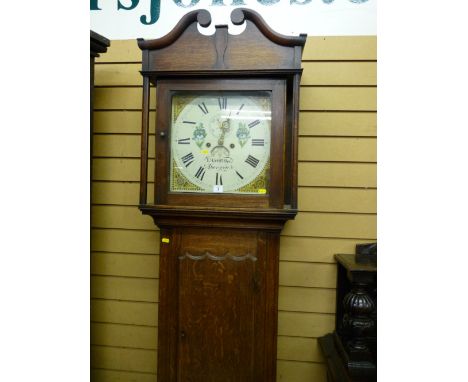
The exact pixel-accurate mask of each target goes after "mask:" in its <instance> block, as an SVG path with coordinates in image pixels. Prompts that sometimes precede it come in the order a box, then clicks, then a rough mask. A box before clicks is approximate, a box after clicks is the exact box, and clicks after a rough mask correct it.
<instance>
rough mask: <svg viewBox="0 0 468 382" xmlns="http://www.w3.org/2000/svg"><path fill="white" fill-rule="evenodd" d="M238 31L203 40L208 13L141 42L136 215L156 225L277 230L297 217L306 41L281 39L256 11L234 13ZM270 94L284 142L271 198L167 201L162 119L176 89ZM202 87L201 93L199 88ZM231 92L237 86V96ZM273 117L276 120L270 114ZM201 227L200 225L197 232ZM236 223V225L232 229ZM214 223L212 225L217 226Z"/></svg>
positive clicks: (276, 146) (220, 28) (222, 28)
mask: <svg viewBox="0 0 468 382" xmlns="http://www.w3.org/2000/svg"><path fill="white" fill-rule="evenodd" d="M231 21H232V23H233V24H235V25H241V24H243V23H244V22H245V23H246V27H245V30H244V31H243V32H242V33H241V34H239V35H231V34H229V33H228V26H227V25H216V26H215V33H214V34H213V35H208V36H207V35H203V34H201V33H200V32H199V31H198V26H197V24H199V25H200V27H208V26H209V25H210V24H211V16H210V14H209V12H208V11H206V10H195V11H192V12H190V13H188V14H186V15H185V16H184V17H183V18H182V19H181V20H180V21H179V23H178V24H177V25H176V26H175V28H174V29H173V30H172V31H171V32H170V33H169V34H167V35H166V36H164V37H162V38H159V39H155V40H144V39H138V46H139V47H140V49H141V50H142V70H141V74H142V75H143V115H142V146H141V173H140V201H139V208H140V210H141V211H142V213H144V214H148V215H151V216H152V217H153V218H154V220H155V223H156V224H158V225H161V224H164V222H167V223H168V222H174V219H176V220H178V222H179V224H180V223H181V218H183V217H187V218H189V219H190V220H191V223H190V224H189V225H205V224H206V223H207V219H208V223H209V221H211V220H212V219H216V218H217V220H224V221H226V222H227V223H226V224H227V225H230V224H234V225H241V226H242V225H244V224H245V223H244V222H239V221H238V220H239V219H241V220H246V221H250V222H251V223H252V224H253V225H256V223H254V222H255V221H257V222H259V223H260V225H264V224H267V225H268V226H271V227H272V228H273V227H275V228H276V229H281V228H282V226H283V224H284V222H285V221H287V220H289V219H293V218H294V217H295V215H296V213H297V142H298V117H299V83H300V77H301V74H302V69H301V58H302V51H303V47H304V44H305V41H306V35H304V34H301V35H300V36H292V37H290V36H284V35H281V34H278V33H276V32H275V31H273V30H272V29H271V28H270V27H269V26H268V25H267V24H266V23H265V21H264V20H263V19H262V17H261V16H260V15H259V14H258V13H256V12H255V11H252V10H249V9H245V8H237V9H234V10H233V12H232V13H231ZM236 82H237V83H238V84H237V89H242V88H243V85H242V83H244V84H246V85H245V86H244V88H245V90H247V89H248V90H262V89H267V90H268V89H270V90H271V89H273V88H279V89H280V90H275V91H274V92H277V93H278V94H277V95H275V94H273V100H272V102H273V106H272V107H273V110H276V114H277V116H276V117H275V119H274V118H273V117H272V133H273V132H274V129H273V126H274V125H275V124H276V125H280V126H279V128H278V132H279V133H280V134H279V135H281V137H278V136H273V135H272V137H271V140H272V143H273V145H272V148H271V153H270V158H271V170H270V171H271V182H270V189H271V191H270V192H269V193H268V195H266V196H261V195H258V196H249V195H238V194H228V193H226V194H221V195H220V194H188V193H187V194H172V195H171V193H169V191H168V186H167V185H168V172H169V170H168V169H169V166H168V163H169V159H168V158H169V150H170V138H169V137H168V131H169V130H170V128H169V126H167V125H168V117H167V114H170V97H169V94H170V92H169V91H168V90H175V89H187V90H190V89H199V90H201V89H203V88H204V86H205V85H206V89H213V88H217V89H219V90H232V89H233V86H232V84H233V83H236ZM150 84H153V85H156V91H157V97H156V99H157V120H156V166H155V167H156V171H155V172H156V174H155V187H154V189H155V195H154V203H151V204H149V203H148V202H147V180H148V142H149V137H148V135H149V133H148V131H149V126H148V124H149V111H150ZM204 84H205V85H204ZM235 87H236V86H234V88H235ZM273 114H274V113H273ZM197 221H198V224H197ZM236 221H238V222H237V223H236ZM218 223H219V221H218V222H217V223H216V224H218Z"/></svg>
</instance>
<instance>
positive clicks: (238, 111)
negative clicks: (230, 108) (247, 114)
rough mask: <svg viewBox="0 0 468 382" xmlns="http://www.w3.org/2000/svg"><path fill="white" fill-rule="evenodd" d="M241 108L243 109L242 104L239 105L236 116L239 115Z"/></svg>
mask: <svg viewBox="0 0 468 382" xmlns="http://www.w3.org/2000/svg"><path fill="white" fill-rule="evenodd" d="M243 107H244V104H242V105H240V108H239V110H237V113H236V114H237V115H239V113H240V111H241V110H242V108H243Z"/></svg>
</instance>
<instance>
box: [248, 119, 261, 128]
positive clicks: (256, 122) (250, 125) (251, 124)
mask: <svg viewBox="0 0 468 382" xmlns="http://www.w3.org/2000/svg"><path fill="white" fill-rule="evenodd" d="M259 123H260V121H259V120H258V119H256V120H255V121H253V122H250V123H249V125H248V126H249V129H251V128H252V127H254V126H257V125H258V124H259Z"/></svg>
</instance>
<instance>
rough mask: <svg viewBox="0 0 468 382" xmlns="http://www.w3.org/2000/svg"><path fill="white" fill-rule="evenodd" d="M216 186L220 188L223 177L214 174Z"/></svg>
mask: <svg viewBox="0 0 468 382" xmlns="http://www.w3.org/2000/svg"><path fill="white" fill-rule="evenodd" d="M216 185H217V186H222V185H223V176H222V175H220V174H218V173H216Z"/></svg>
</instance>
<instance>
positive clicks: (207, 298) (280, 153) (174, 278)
mask: <svg viewBox="0 0 468 382" xmlns="http://www.w3.org/2000/svg"><path fill="white" fill-rule="evenodd" d="M231 21H232V22H233V24H236V25H241V24H244V23H245V24H246V25H245V30H244V31H243V32H242V33H241V34H238V35H232V34H229V33H228V27H227V26H226V25H217V26H216V32H215V33H214V34H212V35H206V34H201V33H200V32H199V31H198V28H203V27H207V26H209V25H210V23H211V17H210V14H209V13H208V12H207V11H205V10H197V11H193V12H191V13H188V14H187V15H185V16H184V17H183V18H182V19H181V21H180V22H179V23H178V24H177V26H176V27H175V28H174V29H173V30H172V32H170V33H169V34H168V35H166V36H165V37H163V38H160V39H156V40H143V39H139V40H138V46H139V47H140V48H141V50H142V61H143V64H142V71H141V73H142V75H143V116H142V152H141V184H140V205H139V208H140V210H141V211H142V213H143V214H147V215H150V216H151V217H152V218H153V219H154V222H155V224H156V225H157V226H158V227H159V229H160V237H161V243H160V248H161V249H160V291H159V322H158V326H159V331H158V333H159V337H158V338H159V340H158V381H164V382H175V381H184V382H185V381H190V382H220V381H223V382H230V381H232V382H259V381H275V379H276V337H277V301H278V257H279V240H280V232H281V229H282V228H283V225H284V223H285V222H286V221H287V220H289V219H293V218H294V217H295V215H296V213H297V139H298V138H297V135H298V114H299V82H300V77H301V73H302V70H301V57H302V49H303V46H304V43H305V40H306V36H305V35H300V36H298V37H287V36H283V35H280V34H278V33H276V32H274V31H272V30H271V29H270V28H269V27H268V25H267V24H266V23H265V22H264V21H263V19H262V18H261V17H260V16H259V15H258V14H257V13H256V12H253V11H251V10H248V9H235V10H234V11H233V12H232V14H231ZM151 83H152V84H153V85H155V86H156V105H157V107H156V129H155V153H156V155H155V178H154V179H155V185H154V200H153V201H152V202H151V203H149V202H148V201H147V189H148V162H149V159H148V152H149V113H150V84H151Z"/></svg>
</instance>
